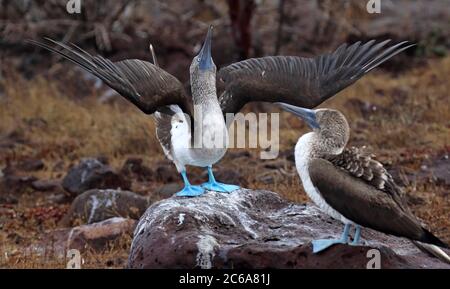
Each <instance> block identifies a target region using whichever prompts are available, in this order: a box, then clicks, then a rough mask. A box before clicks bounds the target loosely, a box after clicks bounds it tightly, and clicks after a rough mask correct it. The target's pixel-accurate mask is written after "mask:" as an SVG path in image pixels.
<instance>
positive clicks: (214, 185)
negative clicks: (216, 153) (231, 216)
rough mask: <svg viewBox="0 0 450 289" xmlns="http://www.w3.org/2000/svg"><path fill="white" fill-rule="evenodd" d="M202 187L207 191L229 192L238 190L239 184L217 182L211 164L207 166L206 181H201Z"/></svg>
mask: <svg viewBox="0 0 450 289" xmlns="http://www.w3.org/2000/svg"><path fill="white" fill-rule="evenodd" d="M202 187H203V188H205V189H207V190H209V191H216V192H221V193H231V192H232V191H235V190H238V189H239V188H240V187H239V186H235V185H228V184H223V183H219V182H217V181H216V179H215V178H214V174H213V171H212V166H208V182H206V183H203V184H202Z"/></svg>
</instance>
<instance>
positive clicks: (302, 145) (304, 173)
mask: <svg viewBox="0 0 450 289" xmlns="http://www.w3.org/2000/svg"><path fill="white" fill-rule="evenodd" d="M313 136H314V133H313V132H310V133H307V134H304V135H303V136H302V137H300V139H299V140H298V142H297V145H296V146H295V166H296V168H297V171H298V174H299V175H300V179H301V180H302V184H303V188H304V190H305V192H306V194H307V195H308V197H309V198H310V199H311V200H312V201H313V202H314V203H315V204H316V205H317V206H318V207H319V208H320V209H321V210H322V211H323V212H324V213H326V214H328V215H329V216H331V217H332V218H334V219H336V220H340V221H342V222H343V223H351V222H350V221H349V220H348V219H346V218H345V217H344V216H342V215H341V214H340V213H339V212H338V211H336V210H335V209H333V208H332V207H331V206H330V205H328V204H327V202H326V201H325V200H324V199H323V198H322V196H321V194H320V192H319V190H318V189H317V188H316V187H315V186H314V184H313V183H312V181H311V178H310V176H309V171H308V164H309V159H310V152H311V143H312V137H313Z"/></svg>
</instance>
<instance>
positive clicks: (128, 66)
mask: <svg viewBox="0 0 450 289" xmlns="http://www.w3.org/2000/svg"><path fill="white" fill-rule="evenodd" d="M46 40H47V41H48V43H41V42H37V41H34V40H29V41H28V42H30V43H32V44H34V45H37V46H40V47H42V48H45V49H47V50H50V51H52V52H54V53H57V54H59V55H61V56H63V57H64V58H66V59H68V60H70V61H72V62H73V63H75V64H77V65H78V66H80V67H81V68H83V69H85V70H86V71H88V72H90V73H92V74H93V75H95V76H97V77H98V78H100V79H101V80H103V81H104V82H105V83H106V84H107V85H108V86H109V87H111V88H112V89H114V90H115V91H117V92H118V93H119V94H120V95H122V96H123V97H125V98H126V99H127V100H129V101H130V102H132V103H133V104H135V105H136V106H137V107H138V108H139V109H140V110H142V111H143V112H144V113H147V114H151V113H154V112H155V111H156V110H157V109H158V108H159V107H162V106H166V105H171V104H177V105H179V106H180V107H181V108H182V109H183V110H184V111H185V112H188V113H189V114H190V113H191V107H190V106H191V105H190V100H189V98H188V97H187V94H186V93H185V91H184V88H183V85H182V84H181V83H180V81H178V79H177V78H176V77H174V76H173V75H171V74H169V73H168V72H166V71H164V70H163V69H161V68H160V67H158V66H156V65H153V64H151V63H150V62H146V61H142V60H138V59H127V60H123V61H118V62H112V61H110V60H108V59H105V58H103V57H101V56H99V55H96V56H93V55H91V54H89V53H88V52H86V51H84V50H83V49H81V48H79V47H78V46H76V45H74V44H70V45H67V44H64V43H61V42H57V41H54V40H51V39H49V38H46ZM52 44H53V45H54V46H55V47H53V46H52ZM58 48H59V49H58Z"/></svg>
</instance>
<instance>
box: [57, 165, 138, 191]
mask: <svg viewBox="0 0 450 289" xmlns="http://www.w3.org/2000/svg"><path fill="white" fill-rule="evenodd" d="M62 186H63V188H64V189H65V190H66V191H68V192H69V193H71V194H72V195H73V196H76V195H79V194H81V193H83V192H85V191H87V190H90V189H117V188H121V189H123V190H128V189H130V186H131V182H130V181H129V180H128V179H126V178H125V177H123V176H122V175H120V174H118V173H116V172H114V170H113V169H112V168H111V167H110V166H108V165H106V164H104V163H102V162H100V161H99V160H97V159H94V158H87V159H83V160H81V162H80V163H79V164H78V165H77V166H75V167H73V168H72V169H71V170H70V171H69V172H68V173H67V175H66V177H65V178H64V179H63V182H62Z"/></svg>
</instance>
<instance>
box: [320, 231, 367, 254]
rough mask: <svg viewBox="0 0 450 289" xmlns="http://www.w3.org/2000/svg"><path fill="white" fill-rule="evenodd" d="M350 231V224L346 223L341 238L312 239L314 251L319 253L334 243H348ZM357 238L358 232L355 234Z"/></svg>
mask: <svg viewBox="0 0 450 289" xmlns="http://www.w3.org/2000/svg"><path fill="white" fill-rule="evenodd" d="M349 231H350V224H345V226H344V230H343V231H342V236H341V238H340V239H319V240H313V241H312V245H313V253H319V252H321V251H323V250H325V249H327V248H329V247H331V246H333V245H336V244H347V242H348V233H349ZM358 238H359V237H358ZM355 239H356V234H355Z"/></svg>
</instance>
